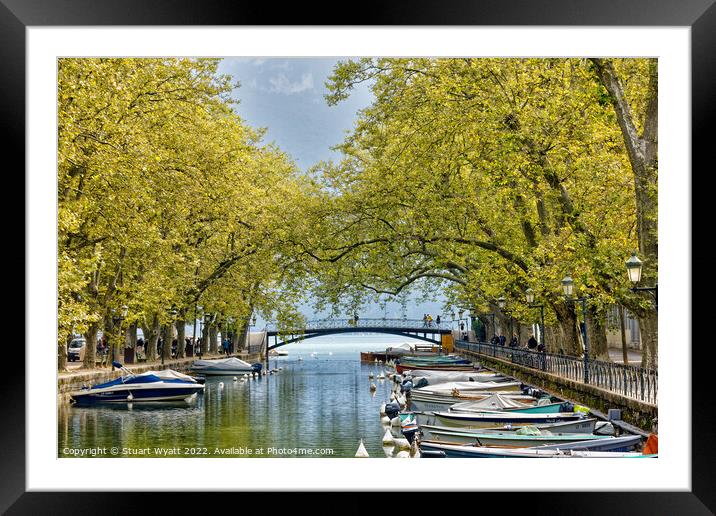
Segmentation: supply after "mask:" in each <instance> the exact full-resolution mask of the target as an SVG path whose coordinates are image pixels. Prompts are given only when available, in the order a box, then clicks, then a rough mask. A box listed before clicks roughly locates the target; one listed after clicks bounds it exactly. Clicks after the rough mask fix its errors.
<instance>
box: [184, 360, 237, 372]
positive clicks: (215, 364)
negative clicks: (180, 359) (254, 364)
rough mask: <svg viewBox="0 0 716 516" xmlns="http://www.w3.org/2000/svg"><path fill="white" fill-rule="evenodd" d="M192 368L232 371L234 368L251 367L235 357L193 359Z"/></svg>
mask: <svg viewBox="0 0 716 516" xmlns="http://www.w3.org/2000/svg"><path fill="white" fill-rule="evenodd" d="M192 369H215V370H226V371H233V370H236V369H247V370H248V369H251V364H249V363H247V362H244V361H243V360H239V359H238V358H236V357H229V358H220V359H219V360H195V361H194V363H193V364H192Z"/></svg>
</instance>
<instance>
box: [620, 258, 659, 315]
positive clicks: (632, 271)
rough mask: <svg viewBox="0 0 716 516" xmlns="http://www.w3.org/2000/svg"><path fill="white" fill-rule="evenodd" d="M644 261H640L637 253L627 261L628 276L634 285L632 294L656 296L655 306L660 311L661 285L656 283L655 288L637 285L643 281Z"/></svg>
mask: <svg viewBox="0 0 716 516" xmlns="http://www.w3.org/2000/svg"><path fill="white" fill-rule="evenodd" d="M642 265H643V263H642V261H641V260H640V259H639V257H638V256H637V255H636V251H635V252H633V253H632V255H631V257H630V258H629V259H628V260H627V261H626V268H627V275H628V276H629V281H631V282H632V285H634V286H633V287H632V288H630V289H629V290H631V291H632V292H649V293H650V294H651V295H652V296H654V306H655V307H656V309H657V310H658V309H659V284H658V283H655V284H654V286H653V287H638V286H637V285H638V284H639V282H640V281H641V270H642Z"/></svg>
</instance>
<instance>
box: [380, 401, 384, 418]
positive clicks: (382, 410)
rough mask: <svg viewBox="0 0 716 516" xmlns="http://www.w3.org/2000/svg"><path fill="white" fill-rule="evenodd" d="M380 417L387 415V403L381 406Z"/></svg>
mask: <svg viewBox="0 0 716 516" xmlns="http://www.w3.org/2000/svg"><path fill="white" fill-rule="evenodd" d="M380 415H381V416H384V415H385V403H381V404H380Z"/></svg>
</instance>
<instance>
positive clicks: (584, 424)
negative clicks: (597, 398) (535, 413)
mask: <svg viewBox="0 0 716 516" xmlns="http://www.w3.org/2000/svg"><path fill="white" fill-rule="evenodd" d="M418 423H420V419H419V418H418ZM596 427H597V419H596V418H587V419H582V420H579V421H561V422H559V423H542V424H537V425H513V424H507V425H502V426H497V427H487V428H471V427H460V428H456V427H454V426H440V425H429V424H424V425H420V431H421V432H422V434H423V436H424V437H425V439H428V440H431V439H432V438H431V437H430V435H431V434H432V432H433V431H439V432H462V433H480V434H492V433H506V432H512V433H516V432H518V431H520V430H521V429H523V430H524V429H526V428H536V429H538V430H544V431H548V432H550V433H551V434H552V435H560V434H593V433H598V432H596Z"/></svg>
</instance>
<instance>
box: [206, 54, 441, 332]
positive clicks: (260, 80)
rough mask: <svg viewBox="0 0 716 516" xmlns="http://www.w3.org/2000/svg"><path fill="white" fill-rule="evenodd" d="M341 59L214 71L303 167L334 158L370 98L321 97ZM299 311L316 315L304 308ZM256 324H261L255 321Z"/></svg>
mask: <svg viewBox="0 0 716 516" xmlns="http://www.w3.org/2000/svg"><path fill="white" fill-rule="evenodd" d="M345 59H347V58H263V57H256V58H225V59H224V60H223V61H222V62H221V64H220V65H219V72H220V73H224V74H228V75H231V76H233V77H234V79H235V80H238V81H239V82H240V83H241V86H240V87H239V88H237V89H236V90H234V93H233V96H234V97H235V98H236V99H238V100H239V104H238V106H236V108H235V109H236V111H237V112H238V113H239V115H240V116H241V117H242V118H243V119H244V120H245V121H246V122H247V123H248V124H249V125H250V126H253V127H262V128H266V129H267V133H266V136H265V138H264V140H265V142H266V143H270V142H274V143H276V144H277V145H278V146H279V147H280V148H281V149H282V150H283V151H284V152H286V153H287V154H289V155H290V156H291V158H292V159H293V160H294V161H295V163H296V164H297V165H298V166H299V167H300V168H301V169H303V170H307V169H308V168H310V167H311V166H312V165H314V164H316V163H318V162H319V161H328V160H338V159H340V155H339V154H338V153H336V152H335V151H332V150H331V147H332V146H335V145H336V144H338V143H340V142H342V141H343V139H344V137H345V135H346V133H347V132H349V131H351V129H352V128H353V125H354V122H355V120H356V118H357V113H358V111H359V110H360V109H362V108H364V107H366V106H368V105H370V103H371V102H372V100H373V95H372V92H371V91H370V88H369V85H368V84H363V85H359V86H358V87H357V88H356V89H355V90H354V91H353V93H352V94H351V96H350V97H349V98H348V99H346V100H344V101H342V102H341V103H339V104H338V105H335V106H328V105H327V104H326V101H325V99H324V95H325V94H326V92H327V90H326V87H325V82H326V81H327V80H328V77H329V75H330V74H331V72H332V70H333V67H334V66H335V65H336V63H337V62H338V61H341V60H345ZM441 304H442V303H441V302H432V303H421V304H416V303H411V304H410V305H409V307H408V310H407V314H406V315H407V317H408V318H411V319H412V318H416V319H421V318H422V317H423V314H425V313H430V314H432V315H433V316H435V315H436V314H439V313H440V311H441ZM301 311H302V312H303V313H304V315H306V316H308V317H309V318H311V317H321V316H322V315H325V314H315V313H313V312H312V309H311V308H310V307H309V306H302V307H301ZM360 315H361V317H363V318H370V317H382V316H387V317H402V308H401V307H400V305H399V304H397V303H389V304H388V306H387V307H386V310H383V309H381V308H380V307H379V306H377V305H375V306H372V307H371V308H370V309H368V310H367V311H366V313H362V314H360ZM258 326H259V327H261V326H262V322H261V321H259V324H258Z"/></svg>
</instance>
